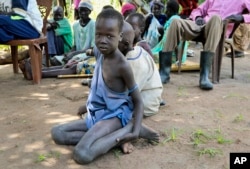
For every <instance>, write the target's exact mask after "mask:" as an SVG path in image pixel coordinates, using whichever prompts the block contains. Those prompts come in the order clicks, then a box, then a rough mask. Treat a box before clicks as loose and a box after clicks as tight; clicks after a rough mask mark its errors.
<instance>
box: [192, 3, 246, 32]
mask: <svg viewBox="0 0 250 169" xmlns="http://www.w3.org/2000/svg"><path fill="white" fill-rule="evenodd" d="M244 9H248V11H250V0H206V1H205V2H203V3H202V4H201V5H199V6H198V8H196V9H194V10H193V11H192V13H191V14H190V18H191V19H192V20H195V18H196V17H197V16H202V17H203V18H204V19H205V21H206V22H207V21H208V20H209V19H210V18H211V17H212V16H213V15H215V14H217V15H219V16H221V18H222V19H225V18H226V17H228V16H230V15H233V14H241V13H242V12H243V10H244ZM243 17H244V21H245V23H250V14H244V15H243ZM232 30H233V24H229V25H228V28H227V36H229V35H230V33H231V32H232Z"/></svg>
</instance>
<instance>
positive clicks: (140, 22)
mask: <svg viewBox="0 0 250 169" xmlns="http://www.w3.org/2000/svg"><path fill="white" fill-rule="evenodd" d="M126 22H128V23H129V24H130V25H131V26H132V27H133V29H134V32H135V38H134V42H133V44H134V46H141V47H142V48H143V49H145V50H146V51H147V52H148V53H149V54H150V56H151V57H153V54H152V52H151V47H150V46H149V44H148V42H147V41H146V40H144V39H142V37H143V33H144V31H145V18H144V16H143V15H142V14H140V13H133V14H130V15H129V16H128V17H127V18H126Z"/></svg>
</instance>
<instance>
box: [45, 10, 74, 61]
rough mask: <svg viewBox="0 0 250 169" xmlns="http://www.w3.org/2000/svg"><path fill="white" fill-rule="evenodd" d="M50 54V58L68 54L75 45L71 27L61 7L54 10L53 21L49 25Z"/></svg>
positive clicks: (49, 21)
mask: <svg viewBox="0 0 250 169" xmlns="http://www.w3.org/2000/svg"><path fill="white" fill-rule="evenodd" d="M47 38H48V53H49V55H50V57H53V56H55V55H62V54H64V53H68V52H69V51H70V50H71V48H72V45H73V35H72V30H71V25H70V23H69V21H68V19H67V18H65V17H64V11H63V8H62V7H61V6H55V7H54V8H53V19H51V20H48V24H47Z"/></svg>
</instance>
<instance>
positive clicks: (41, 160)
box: [36, 154, 47, 163]
mask: <svg viewBox="0 0 250 169" xmlns="http://www.w3.org/2000/svg"><path fill="white" fill-rule="evenodd" d="M46 158H47V157H46V155H44V154H39V155H38V157H37V159H36V162H37V163H38V162H43V161H45V160H46Z"/></svg>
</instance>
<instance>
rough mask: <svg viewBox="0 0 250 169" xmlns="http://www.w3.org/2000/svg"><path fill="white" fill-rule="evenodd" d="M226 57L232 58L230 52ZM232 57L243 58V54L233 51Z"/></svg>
mask: <svg viewBox="0 0 250 169" xmlns="http://www.w3.org/2000/svg"><path fill="white" fill-rule="evenodd" d="M226 56H227V57H229V58H231V57H232V55H231V52H229V53H227V54H226ZM234 56H235V58H240V57H244V56H245V54H244V52H241V51H235V54H234Z"/></svg>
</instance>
